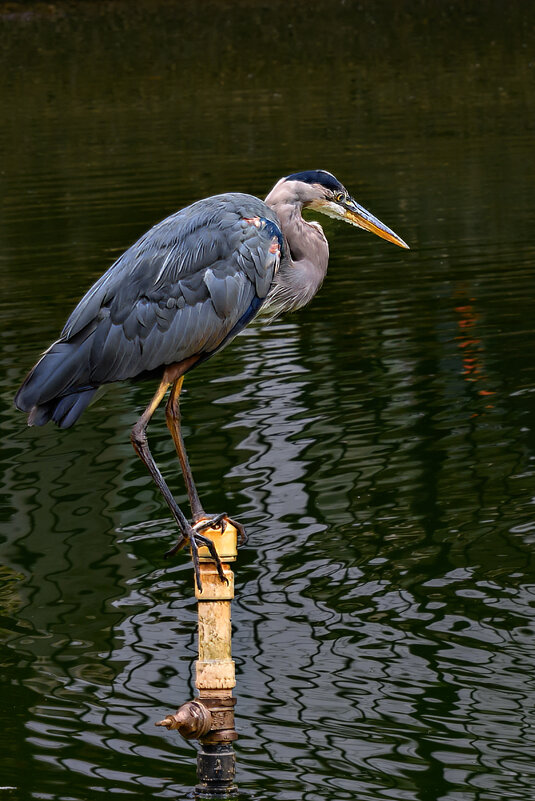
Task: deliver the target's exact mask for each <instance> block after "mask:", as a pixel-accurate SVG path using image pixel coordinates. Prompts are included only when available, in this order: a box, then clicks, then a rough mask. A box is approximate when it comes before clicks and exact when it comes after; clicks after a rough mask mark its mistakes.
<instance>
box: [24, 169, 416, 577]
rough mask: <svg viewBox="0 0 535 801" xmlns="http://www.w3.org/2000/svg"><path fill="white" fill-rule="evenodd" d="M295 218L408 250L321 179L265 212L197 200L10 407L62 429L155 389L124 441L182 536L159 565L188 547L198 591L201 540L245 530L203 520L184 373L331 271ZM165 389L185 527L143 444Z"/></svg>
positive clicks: (302, 183)
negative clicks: (113, 400) (93, 404)
mask: <svg viewBox="0 0 535 801" xmlns="http://www.w3.org/2000/svg"><path fill="white" fill-rule="evenodd" d="M303 208H308V209H314V210H316V211H320V212H323V214H327V215H328V216H329V217H335V218H336V219H339V220H345V221H346V222H349V223H351V224H352V225H356V226H358V227H359V228H364V229H365V230H367V231H371V232H373V233H374V234H377V235H378V236H380V237H382V238H383V239H387V240H388V241H389V242H393V243H394V244H396V245H399V246H400V247H403V248H406V247H408V246H407V245H406V244H405V242H404V241H403V240H402V239H400V237H399V236H397V234H395V233H394V232H393V231H391V230H390V229H389V228H387V227H386V226H385V225H383V223H381V222H380V221H379V220H378V219H377V218H376V217H374V216H373V215H372V214H370V213H369V212H368V211H366V210H365V209H364V208H362V206H360V205H359V204H358V203H357V202H356V201H355V200H354V199H353V198H352V197H351V195H350V194H349V193H348V191H347V190H346V189H345V187H344V186H342V184H341V183H340V182H339V181H338V180H337V179H336V178H335V177H334V175H331V173H329V172H326V171H324V170H310V171H307V172H299V173H295V174H293V175H289V176H287V177H286V178H281V180H280V181H279V182H278V183H277V184H276V185H275V186H274V187H273V189H272V190H271V192H270V193H269V195H268V196H267V197H266V200H265V202H263V201H261V200H259V199H258V198H256V197H253V196H252V195H244V194H238V193H232V194H224V195H215V196H214V197H209V198H206V199H205V200H199V201H197V202H196V203H193V204H192V205H191V206H188V207H187V208H185V209H182V210H181V211H178V212H176V214H172V215H171V216H170V217H167V218H166V219H165V220H163V221H162V222H160V223H158V224H157V225H155V226H154V227H153V228H151V229H150V231H148V232H147V233H146V234H144V235H143V236H142V237H141V239H140V240H139V241H138V242H136V243H135V244H134V245H132V246H131V247H130V248H129V249H128V250H127V251H126V252H125V253H123V255H122V256H121V257H120V258H119V259H117V261H116V262H115V263H114V264H113V265H112V266H111V267H110V268H109V270H108V271H107V272H106V273H104V275H103V276H102V277H101V278H99V279H98V281H97V282H96V283H95V284H94V286H93V287H92V288H91V289H90V290H89V292H88V293H87V294H86V295H85V296H84V297H83V298H82V300H81V301H80V303H79V304H78V306H77V307H76V308H75V310H74V311H73V312H72V314H71V316H70V317H69V319H68V320H67V323H66V325H65V328H64V329H63V331H62V333H61V336H60V338H59V339H58V340H57V342H54V343H53V344H52V345H51V346H50V347H49V348H48V350H47V351H45V353H44V355H43V356H42V357H41V359H40V360H39V361H38V362H37V364H36V365H35V367H34V368H33V369H32V370H31V372H30V373H29V375H28V376H27V378H26V379H25V381H24V383H23V384H22V386H21V387H20V389H19V391H18V392H17V395H16V397H15V405H16V406H17V408H18V409H20V410H21V411H23V412H28V413H29V414H28V425H37V426H42V425H44V424H45V423H47V422H48V421H49V420H53V421H54V422H55V423H57V425H59V426H60V427H61V428H69V426H71V425H72V424H73V423H74V422H76V420H77V419H78V418H79V417H80V415H81V414H82V412H83V411H84V409H85V408H86V407H87V406H88V404H89V403H90V401H91V400H92V398H93V396H94V395H95V393H96V391H97V389H98V388H99V387H100V386H101V385H102V384H107V383H110V382H113V381H124V380H125V379H130V380H132V379H136V380H137V379H144V378H150V377H158V378H159V379H160V383H159V386H158V389H157V390H156V394H155V395H154V397H153V399H152V400H151V402H150V403H149V405H148V406H147V408H146V409H145V411H144V412H143V414H142V415H141V417H140V418H139V420H138V421H137V422H136V424H135V425H134V427H133V429H132V433H131V439H132V443H133V446H134V448H135V450H136V452H137V453H138V455H139V456H140V457H141V459H142V460H143V462H144V463H145V465H146V466H147V468H148V470H149V472H150V474H151V476H152V478H153V479H154V481H155V483H156V485H157V486H158V488H159V490H160V492H161V493H162V495H163V497H164V498H165V500H166V502H167V504H168V506H169V508H170V510H171V512H172V514H173V517H174V518H175V520H176V522H177V524H178V527H179V529H180V536H179V538H178V541H177V543H176V545H175V546H174V547H173V548H172V549H171V550H170V551H168V552H167V554H166V556H170V555H173V554H175V553H176V552H177V551H178V550H179V549H180V548H181V547H183V545H184V544H186V543H187V542H189V543H190V545H191V553H192V559H193V564H194V567H195V575H196V580H197V584H198V586H199V588H201V583H200V571H199V558H198V549H199V547H200V546H202V545H206V546H207V547H208V548H209V549H210V553H211V555H212V557H213V558H214V560H215V562H216V565H217V568H218V571H219V575H220V577H221V578H222V579H223V572H222V567H221V563H220V561H219V558H218V556H217V553H216V551H215V548H214V546H213V544H212V542H211V541H210V540H209V539H208V538H207V537H206V536H204V535H203V534H202V531H203V530H205V529H206V528H208V527H209V526H221V527H222V528H224V527H225V525H226V521H228V522H230V523H232V524H234V525H236V527H237V528H238V530H239V531H240V532H241V533H243V529H242V527H241V526H240V525H239V524H237V523H235V522H234V521H232V520H231V519H230V518H229V517H227V516H226V515H224V514H223V515H215V516H208V515H206V514H205V512H204V510H203V507H202V505H201V502H200V500H199V495H198V493H197V490H196V488H195V484H194V482H193V477H192V474H191V470H190V467H189V463H188V457H187V454H186V449H185V446H184V441H183V439H182V433H181V430H180V412H179V397H180V391H181V389H182V382H183V380H184V375H185V374H186V372H187V371H188V370H191V369H192V368H193V367H196V366H197V365H198V364H200V363H201V362H204V361H206V360H207V359H208V358H210V357H211V356H213V354H214V353H216V352H217V351H218V350H220V349H221V348H223V347H224V346H225V345H227V344H228V343H229V342H230V341H231V340H232V339H233V338H234V337H235V336H236V334H238V333H239V332H240V331H241V330H242V328H244V327H245V326H246V325H247V324H248V323H249V322H251V320H252V319H253V317H255V316H256V315H257V314H258V312H259V311H260V309H261V308H262V309H267V310H268V311H269V313H270V314H271V315H272V316H276V315H278V314H281V313H282V312H287V311H293V310H294V309H299V308H301V307H302V306H304V305H305V304H306V303H308V302H309V301H310V300H311V298H313V297H314V295H315V294H316V292H317V291H318V289H319V288H320V286H321V284H322V282H323V279H324V277H325V274H326V272H327V263H328V258H329V246H328V244H327V240H326V238H325V236H324V234H323V230H322V228H321V226H320V225H319V224H318V223H316V222H307V221H305V220H304V219H303V217H302V210H303ZM169 388H170V389H171V392H170V395H169V399H168V401H167V406H166V419H167V425H168V427H169V430H170V432H171V435H172V437H173V440H174V443H175V447H176V451H177V454H178V458H179V460H180V466H181V468H182V473H183V475H184V480H185V484H186V489H187V492H188V498H189V503H190V507H191V514H192V523H191V524H190V523H189V522H188V520H187V519H186V517H185V516H184V514H183V513H182V511H181V509H180V508H179V506H178V504H177V503H176V501H175V499H174V497H173V495H172V494H171V491H170V490H169V487H168V486H167V484H166V482H165V481H164V478H163V476H162V474H161V473H160V471H159V469H158V467H157V465H156V463H155V461H154V459H153V457H152V454H151V452H150V449H149V445H148V441H147V435H146V429H147V425H148V423H149V421H150V419H151V417H152V415H153V413H154V411H155V410H156V408H157V407H158V405H159V404H160V403H161V401H162V400H163V398H164V396H165V394H166V392H167V391H168V389H169Z"/></svg>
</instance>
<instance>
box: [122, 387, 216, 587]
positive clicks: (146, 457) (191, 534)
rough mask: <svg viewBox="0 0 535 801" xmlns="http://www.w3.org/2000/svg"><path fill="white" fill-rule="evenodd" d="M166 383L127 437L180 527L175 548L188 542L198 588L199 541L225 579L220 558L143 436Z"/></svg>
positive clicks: (162, 394) (160, 399)
mask: <svg viewBox="0 0 535 801" xmlns="http://www.w3.org/2000/svg"><path fill="white" fill-rule="evenodd" d="M170 383H171V382H169V381H166V380H165V379H164V380H163V381H162V382H161V383H160V386H159V387H158V389H157V390H156V394H155V395H154V397H153V399H152V400H151V402H150V403H149V405H148V406H147V408H146V409H145V411H144V412H143V414H142V415H141V417H140V418H139V420H138V421H137V423H136V424H135V425H134V427H133V428H132V433H131V434H130V438H131V440H132V445H133V446H134V450H135V452H136V453H137V455H138V456H139V457H140V459H141V460H142V462H143V463H144V464H145V465H146V467H147V469H148V471H149V473H150V474H151V476H152V478H153V481H154V483H155V484H156V486H157V487H158V489H159V490H160V492H161V493H162V495H163V497H164V499H165V501H166V503H167V505H168V507H169V509H170V510H171V512H172V514H173V517H174V518H175V520H176V522H177V525H178V527H179V529H180V534H181V536H180V539H179V542H178V543H177V545H178V548H176V550H178V549H179V548H181V547H182V546H183V545H185V544H186V542H188V541H189V543H190V545H191V558H192V560H193V566H194V568H195V578H196V581H197V586H198V588H199V590H202V583H201V573H200V569H199V554H198V551H199V547H201V546H202V545H206V547H207V548H208V550H209V551H210V555H211V557H212V558H213V559H214V561H215V563H216V566H217V572H218V573H219V577H220V579H221V581H226V578H225V575H224V573H223V567H222V565H221V560H220V558H219V556H218V553H217V551H216V548H215V545H214V543H213V542H212V541H211V540H210V539H209V538H208V537H204V536H203V535H202V534H200V533H199V531H197V530H196V529H195V528H193V527H192V526H191V525H190V524H189V523H188V521H187V520H186V518H185V517H184V514H183V512H182V510H181V509H180V507H179V506H178V504H177V502H176V501H175V499H174V498H173V495H172V494H171V490H170V489H169V487H168V486H167V484H166V483H165V479H164V477H163V476H162V474H161V472H160V470H159V469H158V466H157V464H156V462H155V461H154V459H153V456H152V454H151V452H150V448H149V443H148V440H147V426H148V424H149V422H150V419H151V417H152V415H153V414H154V412H155V411H156V409H157V408H158V406H159V405H160V403H161V402H162V400H163V398H164V396H165V393H166V392H167V390H168V388H169V386H170Z"/></svg>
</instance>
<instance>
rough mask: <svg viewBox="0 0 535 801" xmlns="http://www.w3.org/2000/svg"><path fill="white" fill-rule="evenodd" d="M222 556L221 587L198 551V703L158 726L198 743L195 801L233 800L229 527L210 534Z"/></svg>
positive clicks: (232, 554)
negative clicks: (202, 799)
mask: <svg viewBox="0 0 535 801" xmlns="http://www.w3.org/2000/svg"><path fill="white" fill-rule="evenodd" d="M203 535H204V536H205V537H209V538H210V539H211V540H212V541H213V543H214V545H215V547H216V550H217V552H218V554H219V558H220V559H221V563H222V566H223V573H224V576H225V579H226V581H221V578H220V577H219V575H218V572H217V569H216V567H215V564H214V561H213V559H212V558H211V557H210V554H209V552H208V549H207V548H201V549H200V551H199V557H200V558H199V561H200V572H201V583H202V591H201V590H199V588H198V587H197V585H196V584H195V597H196V598H197V612H198V620H199V628H198V654H199V658H198V660H197V662H196V663H195V675H196V678H195V686H196V687H197V690H198V693H199V697H198V698H197V699H195V700H194V701H188V702H187V703H186V704H183V705H182V706H181V707H180V709H179V710H178V711H177V712H176V714H174V715H167V717H166V718H164V720H161V721H159V722H158V723H157V724H156V725H157V726H165V727H166V728H168V729H175V730H177V731H179V732H180V734H182V736H183V737H185V738H186V739H199V741H200V743H201V746H202V748H201V751H199V753H198V756H197V777H198V780H199V784H198V785H197V787H196V788H195V797H196V798H199V799H201V798H231V797H233V796H235V795H236V794H237V788H236V787H235V785H234V775H235V759H236V758H235V755H234V750H233V748H232V743H233V742H234V740H236V739H237V737H238V735H237V733H236V730H235V728H234V704H235V703H236V700H235V698H233V696H232V689H233V687H234V686H235V685H236V679H235V669H234V661H233V659H232V653H231V638H232V627H231V602H232V599H233V598H234V574H233V572H232V570H231V569H230V563H231V562H234V561H235V560H236V557H237V537H238V532H237V531H236V529H235V528H234V526H232V525H230V524H229V523H227V525H226V528H225V531H224V532H222V531H221V530H220V529H205V530H203Z"/></svg>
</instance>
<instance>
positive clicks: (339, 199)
mask: <svg viewBox="0 0 535 801" xmlns="http://www.w3.org/2000/svg"><path fill="white" fill-rule="evenodd" d="M334 199H335V200H336V202H337V203H343V202H344V200H345V199H346V196H345V194H344V192H337V193H336V195H335V196H334Z"/></svg>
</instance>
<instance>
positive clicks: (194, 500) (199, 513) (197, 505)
mask: <svg viewBox="0 0 535 801" xmlns="http://www.w3.org/2000/svg"><path fill="white" fill-rule="evenodd" d="M183 383H184V376H183V375H181V376H180V378H177V380H176V381H175V383H174V384H173V386H172V388H171V392H170V393H169V399H168V401H167V405H166V407H165V419H166V421H167V428H168V429H169V431H170V432H171V436H172V437H173V442H174V443H175V448H176V452H177V454H178V460H179V462H180V467H181V469H182V475H183V476H184V481H185V483H186V490H187V492H188V498H189V505H190V507H191V514H192V515H193V521H194V522H195V523H196V522H197V521H198V520H200V519H201V518H202V517H205V514H204V509H203V508H202V504H201V501H200V498H199V493H198V492H197V487H196V486H195V482H194V480H193V474H192V472H191V467H190V466H189V460H188V454H187V453H186V446H185V445H184V439H183V437H182V429H181V427H180V392H181V391H182V384H183Z"/></svg>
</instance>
